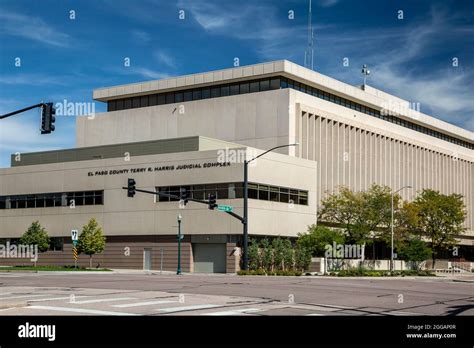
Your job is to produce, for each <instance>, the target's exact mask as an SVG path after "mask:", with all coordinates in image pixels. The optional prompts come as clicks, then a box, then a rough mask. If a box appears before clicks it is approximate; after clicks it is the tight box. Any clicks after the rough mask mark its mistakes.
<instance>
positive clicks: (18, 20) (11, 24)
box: [0, 10, 70, 47]
mask: <svg viewBox="0 0 474 348" xmlns="http://www.w3.org/2000/svg"><path fill="white" fill-rule="evenodd" d="M0 22H2V24H1V26H0V33H4V34H7V35H12V36H17V37H23V38H26V39H29V40H33V41H37V42H41V43H45V44H48V45H52V46H58V47H66V46H68V45H69V40H70V36H69V35H68V34H65V33H62V32H60V31H58V30H57V29H55V28H53V27H52V26H50V25H49V24H47V23H46V22H45V21H44V20H43V19H41V18H39V17H31V16H26V15H22V14H18V13H14V12H7V11H5V10H2V12H0Z"/></svg>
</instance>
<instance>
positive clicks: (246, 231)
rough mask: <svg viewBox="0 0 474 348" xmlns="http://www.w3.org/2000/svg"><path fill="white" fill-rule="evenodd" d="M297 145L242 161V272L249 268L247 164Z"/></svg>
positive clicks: (274, 148) (276, 147)
mask: <svg viewBox="0 0 474 348" xmlns="http://www.w3.org/2000/svg"><path fill="white" fill-rule="evenodd" d="M296 145H299V144H298V143H294V144H286V145H280V146H275V147H273V148H271V149H270V150H267V151H265V152H263V153H261V154H260V155H258V156H255V157H254V158H252V159H250V160H247V159H245V160H244V219H243V225H244V226H243V229H244V236H243V237H244V241H243V249H244V262H243V266H244V267H243V268H244V270H248V268H249V257H248V256H249V252H248V241H249V235H248V212H249V206H248V199H249V181H248V170H249V163H250V162H252V161H254V160H256V159H257V158H259V157H261V156H263V155H265V154H267V153H268V152H270V151H273V150H276V149H279V148H282V147H288V146H296Z"/></svg>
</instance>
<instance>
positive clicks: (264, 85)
mask: <svg viewBox="0 0 474 348" xmlns="http://www.w3.org/2000/svg"><path fill="white" fill-rule="evenodd" d="M269 89H270V80H267V79H265V80H261V81H260V91H261V92H262V91H268V90H269Z"/></svg>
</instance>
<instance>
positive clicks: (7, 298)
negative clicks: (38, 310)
mask: <svg viewBox="0 0 474 348" xmlns="http://www.w3.org/2000/svg"><path fill="white" fill-rule="evenodd" d="M40 296H48V295H19V296H10V297H0V301H2V300H9V299H12V298H25V297H40Z"/></svg>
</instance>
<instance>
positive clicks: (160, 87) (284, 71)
mask: <svg viewBox="0 0 474 348" xmlns="http://www.w3.org/2000/svg"><path fill="white" fill-rule="evenodd" d="M270 76H285V77H288V78H292V79H295V80H297V81H300V82H304V83H306V84H308V85H310V86H313V87H316V88H319V89H322V90H325V91H327V92H331V93H334V94H336V95H339V96H343V97H346V98H348V99H351V100H353V101H356V102H359V103H361V104H364V105H367V106H370V107H373V108H376V109H379V110H380V109H383V108H386V107H387V105H398V106H399V107H398V109H397V113H398V114H399V117H401V118H405V119H407V120H410V121H411V122H413V123H418V124H420V125H423V126H426V127H428V128H432V129H434V130H437V131H440V132H442V133H446V134H451V135H453V136H455V137H459V138H462V139H465V140H468V141H474V132H471V131H469V130H467V129H464V128H461V127H458V126H455V125H453V124H450V123H448V122H445V121H442V120H439V119H437V118H434V117H432V116H429V115H427V114H423V113H421V112H420V113H417V115H416V119H414V118H413V116H412V115H411V110H410V109H409V108H408V104H409V102H408V101H406V100H403V99H401V98H398V97H396V96H393V95H391V94H388V93H385V92H383V91H380V90H378V89H375V88H373V87H370V86H365V88H360V87H357V86H352V85H349V84H347V83H344V82H341V81H339V80H336V79H334V78H332V77H329V76H326V75H323V74H320V73H318V72H316V71H313V70H310V69H307V68H305V67H303V66H301V65H298V64H295V63H292V62H290V61H288V60H279V61H274V62H268V63H261V64H254V65H248V66H241V67H235V68H229V69H222V70H215V71H210V72H204V73H197V74H190V75H183V76H177V77H171V78H166V79H161V80H153V81H147V82H139V83H132V84H125V85H119V86H113V87H104V88H98V89H95V90H94V91H93V98H94V100H98V101H102V102H107V101H109V100H114V99H120V98H126V97H133V96H140V95H149V94H156V93H162V92H166V91H174V90H179V89H186V88H191V87H203V86H209V85H215V84H222V83H227V82H237V81H242V80H249V79H257V78H261V77H270Z"/></svg>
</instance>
